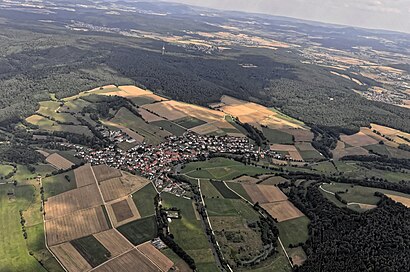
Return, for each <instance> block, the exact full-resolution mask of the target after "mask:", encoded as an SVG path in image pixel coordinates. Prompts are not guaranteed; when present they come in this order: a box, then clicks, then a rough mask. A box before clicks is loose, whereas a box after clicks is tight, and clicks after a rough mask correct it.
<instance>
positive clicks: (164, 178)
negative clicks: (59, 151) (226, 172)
mask: <svg viewBox="0 0 410 272" xmlns="http://www.w3.org/2000/svg"><path fill="white" fill-rule="evenodd" d="M121 135H122V134H118V135H117V138H112V137H111V138H110V137H108V139H111V140H114V141H113V142H112V143H111V144H110V145H109V146H108V147H105V148H102V149H99V150H95V149H92V148H88V147H83V146H78V145H75V146H73V147H74V148H76V150H77V153H76V156H77V157H79V158H81V159H83V160H84V161H85V162H87V163H91V164H93V165H101V164H106V165H108V166H110V167H114V168H118V169H123V170H127V171H130V172H136V173H138V174H141V175H142V176H145V177H147V178H148V179H150V180H152V181H153V183H154V184H155V186H156V187H157V189H158V190H160V191H162V190H163V191H168V192H172V193H174V194H177V195H183V193H184V192H185V190H184V189H183V187H181V185H180V184H175V183H174V182H173V181H172V180H171V179H170V178H169V177H168V174H170V173H172V172H173V171H175V170H174V169H175V168H178V167H176V166H181V165H183V164H185V163H188V162H192V161H198V160H200V159H201V158H202V159H207V158H209V157H210V154H216V153H218V154H234V155H240V156H242V157H244V158H246V159H252V160H257V159H258V158H263V157H265V156H275V154H274V152H272V151H270V150H266V151H263V150H260V149H259V148H257V147H256V146H255V145H253V144H252V143H251V142H250V140H249V139H248V138H238V137H231V136H203V135H198V134H196V133H193V132H187V133H185V134H184V135H183V136H180V137H176V136H170V137H168V138H167V140H166V141H165V142H163V143H161V144H159V145H157V146H152V145H147V144H146V143H140V144H137V145H136V146H135V147H133V148H131V149H129V150H127V151H124V150H121V149H120V148H118V146H117V145H116V143H118V142H121V141H123V139H122V137H121Z"/></svg>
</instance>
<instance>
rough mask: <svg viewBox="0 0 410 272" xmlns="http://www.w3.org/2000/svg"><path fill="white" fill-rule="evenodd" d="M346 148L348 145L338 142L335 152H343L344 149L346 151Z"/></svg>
mask: <svg viewBox="0 0 410 272" xmlns="http://www.w3.org/2000/svg"><path fill="white" fill-rule="evenodd" d="M345 147H346V144H345V143H344V142H342V141H337V145H336V148H335V150H342V149H345Z"/></svg>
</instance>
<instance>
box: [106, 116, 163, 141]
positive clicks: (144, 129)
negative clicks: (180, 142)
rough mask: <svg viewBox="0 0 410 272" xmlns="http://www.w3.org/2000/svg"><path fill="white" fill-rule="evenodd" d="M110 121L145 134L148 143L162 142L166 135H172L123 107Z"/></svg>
mask: <svg viewBox="0 0 410 272" xmlns="http://www.w3.org/2000/svg"><path fill="white" fill-rule="evenodd" d="M110 122H112V123H115V124H118V125H120V126H124V127H126V128H129V129H131V130H133V131H135V132H138V134H140V135H142V136H144V139H145V141H146V142H147V143H148V144H153V145H157V144H159V143H160V142H162V141H163V140H164V139H165V137H166V136H168V135H170V133H167V132H166V131H163V130H161V129H160V128H159V127H157V126H155V125H151V124H147V123H145V121H144V120H143V119H141V118H140V117H138V116H136V115H134V114H133V113H132V112H130V111H129V110H128V109H126V108H121V109H120V110H119V111H118V112H117V114H116V115H115V117H114V118H112V119H111V120H110Z"/></svg>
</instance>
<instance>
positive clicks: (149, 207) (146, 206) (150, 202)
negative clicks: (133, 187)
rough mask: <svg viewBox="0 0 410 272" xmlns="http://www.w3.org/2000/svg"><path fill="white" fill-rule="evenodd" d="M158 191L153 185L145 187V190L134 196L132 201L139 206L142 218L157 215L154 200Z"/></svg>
mask: <svg viewBox="0 0 410 272" xmlns="http://www.w3.org/2000/svg"><path fill="white" fill-rule="evenodd" d="M156 195H157V191H156V190H155V188H154V185H153V184H152V183H149V184H147V185H145V187H144V188H142V189H140V190H138V191H137V192H136V193H134V194H133V195H132V199H133V201H134V203H135V206H137V209H138V211H139V213H140V215H141V217H146V216H150V215H154V214H155V206H154V198H155V196H156Z"/></svg>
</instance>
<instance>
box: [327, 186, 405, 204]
mask: <svg viewBox="0 0 410 272" xmlns="http://www.w3.org/2000/svg"><path fill="white" fill-rule="evenodd" d="M322 188H323V189H324V190H327V191H330V192H333V193H336V192H344V193H340V194H339V195H340V197H341V198H342V199H343V200H345V201H346V202H347V203H363V204H369V205H376V204H377V203H378V202H379V200H380V198H379V197H377V196H375V195H374V193H375V192H380V193H383V194H391V195H398V196H403V197H408V198H410V195H407V194H403V193H399V192H395V191H390V190H383V189H378V188H371V187H363V186H357V185H352V184H344V183H332V184H323V185H322ZM346 190H347V192H346ZM322 193H323V194H324V195H325V196H327V195H329V193H327V192H324V191H322ZM329 199H330V200H331V201H332V202H334V203H335V204H338V205H339V206H340V204H341V203H340V201H338V200H337V199H336V198H334V197H329Z"/></svg>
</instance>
